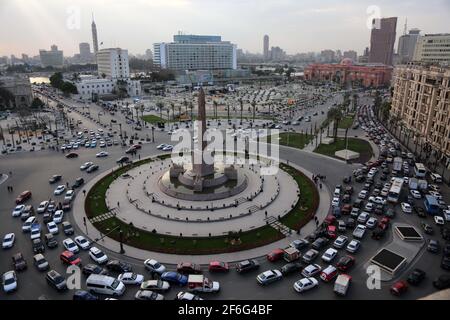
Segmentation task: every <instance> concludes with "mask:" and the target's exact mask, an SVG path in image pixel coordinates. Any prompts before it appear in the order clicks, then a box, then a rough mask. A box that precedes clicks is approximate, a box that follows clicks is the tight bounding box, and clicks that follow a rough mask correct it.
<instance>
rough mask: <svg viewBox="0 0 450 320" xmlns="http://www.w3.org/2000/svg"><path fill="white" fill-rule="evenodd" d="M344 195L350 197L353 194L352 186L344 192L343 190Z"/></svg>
mask: <svg viewBox="0 0 450 320" xmlns="http://www.w3.org/2000/svg"><path fill="white" fill-rule="evenodd" d="M344 194H349V195H352V194H353V187H352V186H348V187H346V188H345V190H344Z"/></svg>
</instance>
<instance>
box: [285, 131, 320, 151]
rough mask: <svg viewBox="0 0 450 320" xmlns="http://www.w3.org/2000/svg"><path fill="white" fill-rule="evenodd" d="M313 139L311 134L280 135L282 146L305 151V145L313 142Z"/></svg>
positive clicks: (286, 133) (291, 133) (292, 133)
mask: <svg viewBox="0 0 450 320" xmlns="http://www.w3.org/2000/svg"><path fill="white" fill-rule="evenodd" d="M312 139H313V137H312V136H311V135H310V134H305V133H294V132H290V133H288V132H282V133H280V144H281V145H283V146H288V147H294V148H298V149H303V148H304V147H305V145H307V144H308V143H310V142H311V140H312Z"/></svg>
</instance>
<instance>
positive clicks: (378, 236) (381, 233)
mask: <svg viewBox="0 0 450 320" xmlns="http://www.w3.org/2000/svg"><path fill="white" fill-rule="evenodd" d="M385 233H386V232H385V231H384V230H382V229H376V230H374V231H373V232H372V239H374V240H380V239H381V238H383V237H384V234H385Z"/></svg>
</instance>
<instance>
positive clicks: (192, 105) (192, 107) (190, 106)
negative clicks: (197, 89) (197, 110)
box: [189, 101, 194, 121]
mask: <svg viewBox="0 0 450 320" xmlns="http://www.w3.org/2000/svg"><path fill="white" fill-rule="evenodd" d="M189 109H191V121H193V120H194V114H193V110H194V104H193V103H192V101H191V102H189Z"/></svg>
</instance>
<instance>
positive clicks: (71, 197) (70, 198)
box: [64, 189, 75, 202]
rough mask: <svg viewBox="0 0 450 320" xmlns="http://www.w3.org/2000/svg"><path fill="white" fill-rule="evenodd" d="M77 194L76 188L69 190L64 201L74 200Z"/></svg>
mask: <svg viewBox="0 0 450 320" xmlns="http://www.w3.org/2000/svg"><path fill="white" fill-rule="evenodd" d="M74 196H75V191H74V190H72V189H71V190H67V192H66V195H65V196H64V201H69V202H70V201H72V200H73V197H74Z"/></svg>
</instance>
